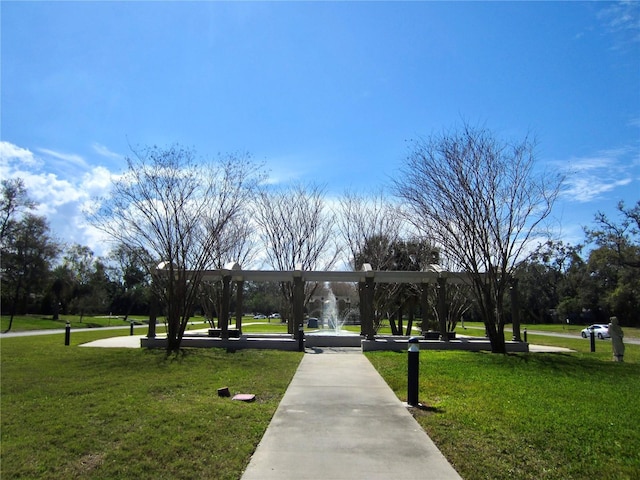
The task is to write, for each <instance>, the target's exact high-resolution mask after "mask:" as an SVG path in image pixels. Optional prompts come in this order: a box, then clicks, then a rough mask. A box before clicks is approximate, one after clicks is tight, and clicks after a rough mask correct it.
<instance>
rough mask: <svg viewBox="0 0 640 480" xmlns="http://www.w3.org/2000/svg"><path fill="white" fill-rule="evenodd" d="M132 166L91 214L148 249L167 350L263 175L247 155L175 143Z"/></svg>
mask: <svg viewBox="0 0 640 480" xmlns="http://www.w3.org/2000/svg"><path fill="white" fill-rule="evenodd" d="M127 166H128V168H127V171H126V172H125V173H124V174H123V175H122V176H121V177H119V178H118V179H116V180H115V181H114V182H113V187H112V194H111V196H110V197H109V198H108V199H106V200H104V201H103V202H102V204H101V206H100V209H99V210H98V211H97V212H95V213H94V214H93V215H92V216H91V219H92V221H93V224H94V225H96V226H97V227H98V228H100V229H102V230H103V231H105V232H107V233H108V234H109V235H110V236H111V237H112V238H113V239H115V240H116V241H117V242H118V243H120V244H122V245H127V246H129V247H130V248H131V251H132V252H134V253H135V251H136V250H137V249H142V250H143V251H147V252H149V253H150V254H151V255H152V256H154V257H156V259H157V261H158V262H160V263H159V264H158V265H159V267H161V268H158V269H154V270H153V271H152V272H151V273H152V274H153V277H154V285H155V287H156V295H158V298H160V299H161V300H162V302H163V303H164V305H165V308H166V316H167V353H170V352H175V351H177V350H179V348H180V344H181V341H182V336H183V334H184V331H185V328H186V326H187V323H188V320H189V317H190V315H191V313H192V310H193V307H194V304H195V302H196V299H197V296H198V291H199V287H200V283H201V280H202V274H201V271H202V270H204V269H208V268H212V267H213V266H215V260H216V258H215V257H216V248H218V247H219V238H220V237H221V236H224V235H225V232H226V231H227V228H228V227H229V226H230V225H232V224H233V220H234V219H235V218H237V216H238V215H240V214H241V212H242V211H243V208H244V206H245V205H246V201H247V198H248V195H249V194H250V192H251V191H252V190H253V189H254V188H255V185H256V184H257V182H258V180H259V178H260V175H259V172H258V167H256V165H255V164H254V163H252V162H251V161H250V159H249V158H248V156H247V155H244V154H239V155H228V156H227V157H224V158H222V157H219V158H218V159H217V160H215V161H210V162H199V161H197V159H196V155H195V153H194V151H192V150H190V149H186V148H183V147H180V146H178V145H173V146H171V147H168V148H159V147H155V146H154V147H149V148H144V149H141V150H137V151H134V155H133V156H132V157H130V158H128V159H127Z"/></svg>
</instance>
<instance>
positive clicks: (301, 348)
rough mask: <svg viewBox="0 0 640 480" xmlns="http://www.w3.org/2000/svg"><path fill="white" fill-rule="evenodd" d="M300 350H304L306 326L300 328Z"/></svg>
mask: <svg viewBox="0 0 640 480" xmlns="http://www.w3.org/2000/svg"><path fill="white" fill-rule="evenodd" d="M298 351H299V352H304V327H303V326H302V325H301V326H300V328H298Z"/></svg>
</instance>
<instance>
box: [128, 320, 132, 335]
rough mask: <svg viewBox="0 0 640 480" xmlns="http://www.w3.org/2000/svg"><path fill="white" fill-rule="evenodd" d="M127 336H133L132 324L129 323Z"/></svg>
mask: <svg viewBox="0 0 640 480" xmlns="http://www.w3.org/2000/svg"><path fill="white" fill-rule="evenodd" d="M129 335H133V322H129Z"/></svg>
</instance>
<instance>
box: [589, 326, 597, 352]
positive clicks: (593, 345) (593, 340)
mask: <svg viewBox="0 0 640 480" xmlns="http://www.w3.org/2000/svg"><path fill="white" fill-rule="evenodd" d="M589 330H590V333H589V338H590V339H591V352H595V351H596V332H594V329H593V328H590V329H589Z"/></svg>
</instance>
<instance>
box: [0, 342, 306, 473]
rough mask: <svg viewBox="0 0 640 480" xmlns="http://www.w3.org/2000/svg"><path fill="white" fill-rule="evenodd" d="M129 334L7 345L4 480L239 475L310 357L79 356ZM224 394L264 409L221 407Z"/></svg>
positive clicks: (197, 353) (125, 352) (248, 353)
mask: <svg viewBox="0 0 640 480" xmlns="http://www.w3.org/2000/svg"><path fill="white" fill-rule="evenodd" d="M126 334H128V332H127V331H126V330H123V331H122V332H120V331H102V332H100V331H89V332H74V333H73V335H72V345H71V346H68V347H65V346H64V345H63V343H64V342H63V340H62V337H63V335H62V334H60V335H46V336H38V337H22V338H4V339H2V340H1V341H0V345H1V348H2V358H1V360H2V364H1V368H2V385H1V386H2V390H1V401H2V418H1V432H2V444H1V456H2V478H3V479H5V478H6V479H11V478H25V479H40V478H47V479H69V478H83V479H85V478H89V479H91V478H96V479H97V478H100V479H107V478H109V479H110V478H123V479H124V478H140V479H142V478H145V479H146V478H149V479H163V478H165V479H181V478H184V479H197V478H203V479H205V478H206V479H210V478H219V479H238V478H239V477H240V475H241V472H242V471H243V470H244V468H245V467H246V465H247V464H248V462H249V459H250V457H251V454H252V453H253V451H254V449H255V447H256V446H257V444H258V442H259V441H260V439H261V438H262V435H263V433H264V431H265V430H266V427H267V425H268V424H269V421H270V419H271V417H272V415H273V413H274V412H275V409H276V408H277V406H278V403H279V402H280V399H281V398H282V395H283V394H284V391H285V390H286V387H287V385H288V384H289V382H290V380H291V378H292V376H293V374H294V372H295V369H296V368H297V365H298V363H299V361H300V358H301V354H299V353H297V352H277V351H266V350H245V351H239V352H237V353H234V354H230V353H226V352H225V351H224V350H220V349H207V350H204V349H198V350H196V349H190V350H188V351H186V352H185V353H184V354H183V355H181V356H179V357H175V358H173V357H172V358H169V359H167V358H166V357H165V353H164V352H163V351H161V350H142V349H140V350H136V349H104V348H81V347H78V346H77V345H78V344H80V343H84V342H87V341H90V340H94V339H97V338H104V337H111V336H115V335H126ZM225 386H227V387H229V389H230V391H231V393H232V394H234V393H239V392H242V393H254V394H256V401H255V402H253V403H243V402H238V401H232V400H231V399H230V398H219V397H218V396H217V389H218V388H221V387H225Z"/></svg>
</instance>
